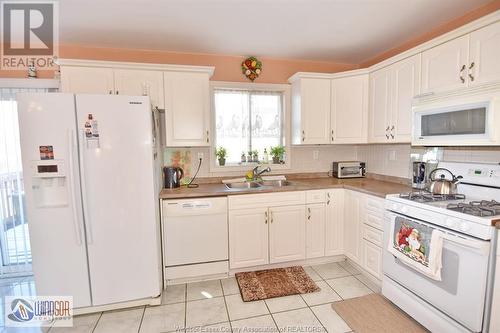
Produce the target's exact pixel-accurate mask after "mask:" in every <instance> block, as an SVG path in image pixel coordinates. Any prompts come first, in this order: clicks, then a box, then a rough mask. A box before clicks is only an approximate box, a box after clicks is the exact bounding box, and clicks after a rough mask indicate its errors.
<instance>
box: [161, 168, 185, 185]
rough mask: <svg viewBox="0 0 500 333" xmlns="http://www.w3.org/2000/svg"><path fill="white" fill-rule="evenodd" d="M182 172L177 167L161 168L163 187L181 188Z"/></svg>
mask: <svg viewBox="0 0 500 333" xmlns="http://www.w3.org/2000/svg"><path fill="white" fill-rule="evenodd" d="M182 177H184V170H182V168H179V167H173V166H168V167H164V168H163V187H164V188H177V187H180V186H181V179H182Z"/></svg>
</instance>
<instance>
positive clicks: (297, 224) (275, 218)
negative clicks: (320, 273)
mask: <svg viewBox="0 0 500 333" xmlns="http://www.w3.org/2000/svg"><path fill="white" fill-rule="evenodd" d="M269 219H270V224H269V262H270V263H278V262H284V261H292V260H301V259H305V258H306V225H305V206H304V205H297V206H282V207H270V208H269Z"/></svg>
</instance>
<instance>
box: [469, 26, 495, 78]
mask: <svg viewBox="0 0 500 333" xmlns="http://www.w3.org/2000/svg"><path fill="white" fill-rule="evenodd" d="M499 59H500V22H497V23H494V24H491V25H488V26H486V27H484V28H482V29H479V30H476V31H474V32H473V33H471V35H470V63H469V64H468V68H467V69H468V72H469V73H468V74H470V76H469V81H470V82H469V84H470V85H478V84H482V83H490V82H498V81H500V61H499Z"/></svg>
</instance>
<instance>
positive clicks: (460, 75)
mask: <svg viewBox="0 0 500 333" xmlns="http://www.w3.org/2000/svg"><path fill="white" fill-rule="evenodd" d="M468 54H469V35H465V36H462V37H459V38H456V39H453V40H451V41H449V42H446V43H444V44H441V45H439V46H436V47H434V48H432V49H430V50H427V51H425V52H423V53H422V93H431V92H434V93H435V92H441V91H449V90H455V89H460V88H463V87H466V86H467V78H466V76H467V71H466V68H467V65H468V63H469V62H468Z"/></svg>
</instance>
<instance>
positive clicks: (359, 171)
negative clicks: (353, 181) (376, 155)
mask: <svg viewBox="0 0 500 333" xmlns="http://www.w3.org/2000/svg"><path fill="white" fill-rule="evenodd" d="M332 170H333V172H332V174H333V177H335V178H359V177H365V174H366V163H365V162H358V161H340V162H333V168H332Z"/></svg>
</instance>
